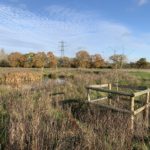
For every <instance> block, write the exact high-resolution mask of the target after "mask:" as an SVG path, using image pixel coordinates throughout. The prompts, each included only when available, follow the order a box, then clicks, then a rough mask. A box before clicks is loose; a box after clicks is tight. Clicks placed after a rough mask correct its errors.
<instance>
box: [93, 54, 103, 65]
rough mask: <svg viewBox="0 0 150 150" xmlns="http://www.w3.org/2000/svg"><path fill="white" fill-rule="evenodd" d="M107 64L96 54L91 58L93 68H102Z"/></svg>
mask: <svg viewBox="0 0 150 150" xmlns="http://www.w3.org/2000/svg"><path fill="white" fill-rule="evenodd" d="M104 64H105V62H104V59H103V58H102V57H101V55H100V54H95V55H92V56H91V67H92V68H100V67H103V66H104Z"/></svg>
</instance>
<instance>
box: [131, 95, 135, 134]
mask: <svg viewBox="0 0 150 150" xmlns="http://www.w3.org/2000/svg"><path fill="white" fill-rule="evenodd" d="M134 100H135V97H131V130H132V131H134Z"/></svg>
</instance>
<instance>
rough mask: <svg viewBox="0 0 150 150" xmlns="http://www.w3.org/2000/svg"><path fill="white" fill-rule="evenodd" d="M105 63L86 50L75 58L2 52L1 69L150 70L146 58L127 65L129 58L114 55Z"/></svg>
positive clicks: (49, 53) (0, 53) (98, 55)
mask: <svg viewBox="0 0 150 150" xmlns="http://www.w3.org/2000/svg"><path fill="white" fill-rule="evenodd" d="M109 60H110V61H109V62H108V61H105V60H104V58H102V56H101V55H100V54H94V55H90V54H89V53H88V52H87V51H86V50H81V51H79V52H77V53H76V56H75V57H74V58H69V57H66V56H65V57H56V56H55V55H54V54H53V53H52V52H47V53H45V52H37V53H33V52H30V53H26V54H22V53H20V52H12V53H10V54H6V53H5V51H4V49H1V50H0V67H24V68H42V67H44V68H56V67H65V68H70V67H71V68H113V67H117V68H123V67H124V68H150V63H149V62H147V60H146V58H140V59H139V60H138V61H136V62H130V63H127V56H125V55H122V54H121V55H120V54H114V55H112V56H110V57H109Z"/></svg>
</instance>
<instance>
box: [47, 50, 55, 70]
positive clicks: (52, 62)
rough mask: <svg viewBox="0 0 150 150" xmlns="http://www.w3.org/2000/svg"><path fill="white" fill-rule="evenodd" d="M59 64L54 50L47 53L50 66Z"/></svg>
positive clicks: (48, 65) (53, 66)
mask: <svg viewBox="0 0 150 150" xmlns="http://www.w3.org/2000/svg"><path fill="white" fill-rule="evenodd" d="M56 66H57V59H56V57H55V56H54V54H53V53H52V52H48V53H47V65H46V67H48V68H55V67H56Z"/></svg>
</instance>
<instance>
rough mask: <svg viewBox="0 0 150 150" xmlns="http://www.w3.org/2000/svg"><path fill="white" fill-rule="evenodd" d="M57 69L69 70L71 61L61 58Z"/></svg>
mask: <svg viewBox="0 0 150 150" xmlns="http://www.w3.org/2000/svg"><path fill="white" fill-rule="evenodd" d="M58 66H59V67H65V68H69V67H70V66H71V61H70V59H69V58H68V57H62V58H59V60H58Z"/></svg>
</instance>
